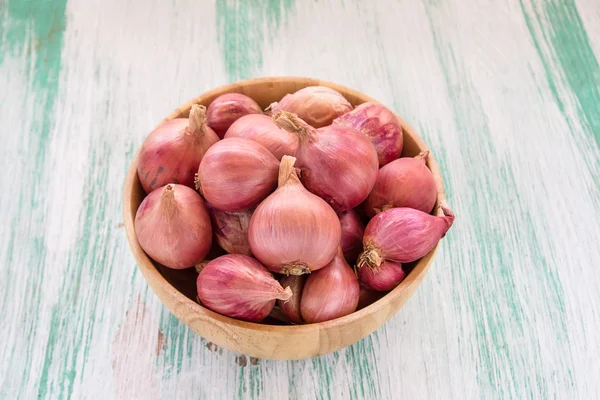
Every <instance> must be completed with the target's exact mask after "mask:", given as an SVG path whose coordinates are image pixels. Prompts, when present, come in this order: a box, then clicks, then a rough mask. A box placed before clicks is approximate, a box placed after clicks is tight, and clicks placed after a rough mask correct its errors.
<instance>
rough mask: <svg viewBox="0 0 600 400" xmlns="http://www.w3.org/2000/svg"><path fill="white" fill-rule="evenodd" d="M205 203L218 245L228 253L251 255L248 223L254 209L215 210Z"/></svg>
mask: <svg viewBox="0 0 600 400" xmlns="http://www.w3.org/2000/svg"><path fill="white" fill-rule="evenodd" d="M205 205H206V209H207V210H208V213H209V215H210V221H211V223H212V229H213V232H214V234H215V239H216V240H217V243H218V244H219V246H221V248H222V249H223V250H225V251H226V252H228V253H230V254H244V255H247V256H251V255H252V252H251V251H250V244H249V243H248V225H249V224H250V217H252V211H254V210H253V209H249V210H243V211H232V212H228V211H221V210H217V209H216V208H214V207H213V206H211V205H210V203H208V202H206V204H205Z"/></svg>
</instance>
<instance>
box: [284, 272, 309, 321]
mask: <svg viewBox="0 0 600 400" xmlns="http://www.w3.org/2000/svg"><path fill="white" fill-rule="evenodd" d="M307 276H308V275H288V276H284V277H283V278H281V279H280V280H279V283H280V284H281V286H282V287H289V288H290V289H292V297H290V298H289V299H288V300H277V304H278V305H279V308H281V311H282V312H283V314H284V315H285V316H286V317H287V319H289V320H290V322H292V323H294V324H301V323H303V322H304V321H302V314H300V300H301V299H302V290H303V289H304V283H305V282H306V277H307Z"/></svg>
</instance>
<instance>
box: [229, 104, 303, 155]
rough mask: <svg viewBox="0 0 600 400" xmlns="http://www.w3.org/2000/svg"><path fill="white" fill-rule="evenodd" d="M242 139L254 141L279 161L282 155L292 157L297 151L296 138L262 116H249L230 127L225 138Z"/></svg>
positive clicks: (270, 119) (269, 118) (270, 118)
mask: <svg viewBox="0 0 600 400" xmlns="http://www.w3.org/2000/svg"><path fill="white" fill-rule="evenodd" d="M230 137H242V138H246V139H251V140H254V141H256V142H258V143H260V144H262V145H263V146H265V147H266V148H267V149H268V150H269V151H270V152H271V153H273V155H274V156H275V157H276V158H277V159H278V160H281V157H283V156H284V155H288V156H293V155H294V154H296V149H298V137H297V136H296V135H295V134H294V133H292V132H288V131H286V130H285V129H282V128H280V127H279V126H277V124H275V121H274V120H273V118H272V117H269V116H268V115H262V114H249V115H245V116H243V117H242V118H240V119H238V120H237V121H235V122H234V123H233V125H231V127H230V128H229V129H228V130H227V133H226V134H225V138H230Z"/></svg>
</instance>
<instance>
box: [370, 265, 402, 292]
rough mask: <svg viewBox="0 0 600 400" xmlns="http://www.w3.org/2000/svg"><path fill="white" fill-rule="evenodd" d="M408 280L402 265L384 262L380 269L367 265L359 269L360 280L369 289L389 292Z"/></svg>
mask: <svg viewBox="0 0 600 400" xmlns="http://www.w3.org/2000/svg"><path fill="white" fill-rule="evenodd" d="M404 278H406V273H405V272H404V270H403V269H402V264H400V263H397V262H393V261H388V260H383V261H382V262H381V265H379V266H378V267H374V268H370V267H369V266H367V265H365V266H363V267H361V268H358V280H359V282H360V284H361V285H362V286H364V287H365V288H367V289H371V290H377V291H381V292H387V291H388V290H392V289H393V288H395V287H396V286H398V284H399V283H400V282H402V281H403V280H404Z"/></svg>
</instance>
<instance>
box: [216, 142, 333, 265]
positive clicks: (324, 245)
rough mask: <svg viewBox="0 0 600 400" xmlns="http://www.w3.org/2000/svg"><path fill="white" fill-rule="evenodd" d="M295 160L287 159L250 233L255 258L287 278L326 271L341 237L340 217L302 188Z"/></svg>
mask: <svg viewBox="0 0 600 400" xmlns="http://www.w3.org/2000/svg"><path fill="white" fill-rule="evenodd" d="M226 140H230V139H226ZM295 161H296V159H295V158H294V157H291V156H283V158H282V159H281V166H280V168H279V187H278V189H277V190H276V191H275V192H274V193H273V194H271V195H270V196H269V197H267V198H266V199H265V200H264V201H263V202H262V203H260V205H259V206H258V207H257V208H256V210H255V211H254V214H252V218H251V219H250V228H249V230H248V240H249V242H250V249H251V250H252V253H253V254H254V256H255V257H256V258H257V259H258V260H259V261H260V262H262V263H263V264H264V265H265V266H266V267H267V268H268V269H269V270H271V271H274V272H279V273H283V274H286V275H290V274H291V275H301V274H305V273H308V272H310V271H315V270H317V269H319V268H323V267H324V266H325V265H327V263H329V262H330V261H331V260H332V259H333V256H334V255H335V253H336V249H337V246H338V245H339V243H340V238H341V228H340V221H339V220H338V217H337V215H336V214H335V212H334V211H333V209H332V208H331V207H329V205H327V203H325V202H324V201H323V200H322V199H320V198H319V197H317V196H315V195H314V194H312V193H310V192H309V191H308V190H306V189H305V188H304V186H302V184H301V183H300V180H299V179H298V176H297V175H296V169H295V168H294V162H295Z"/></svg>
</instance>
